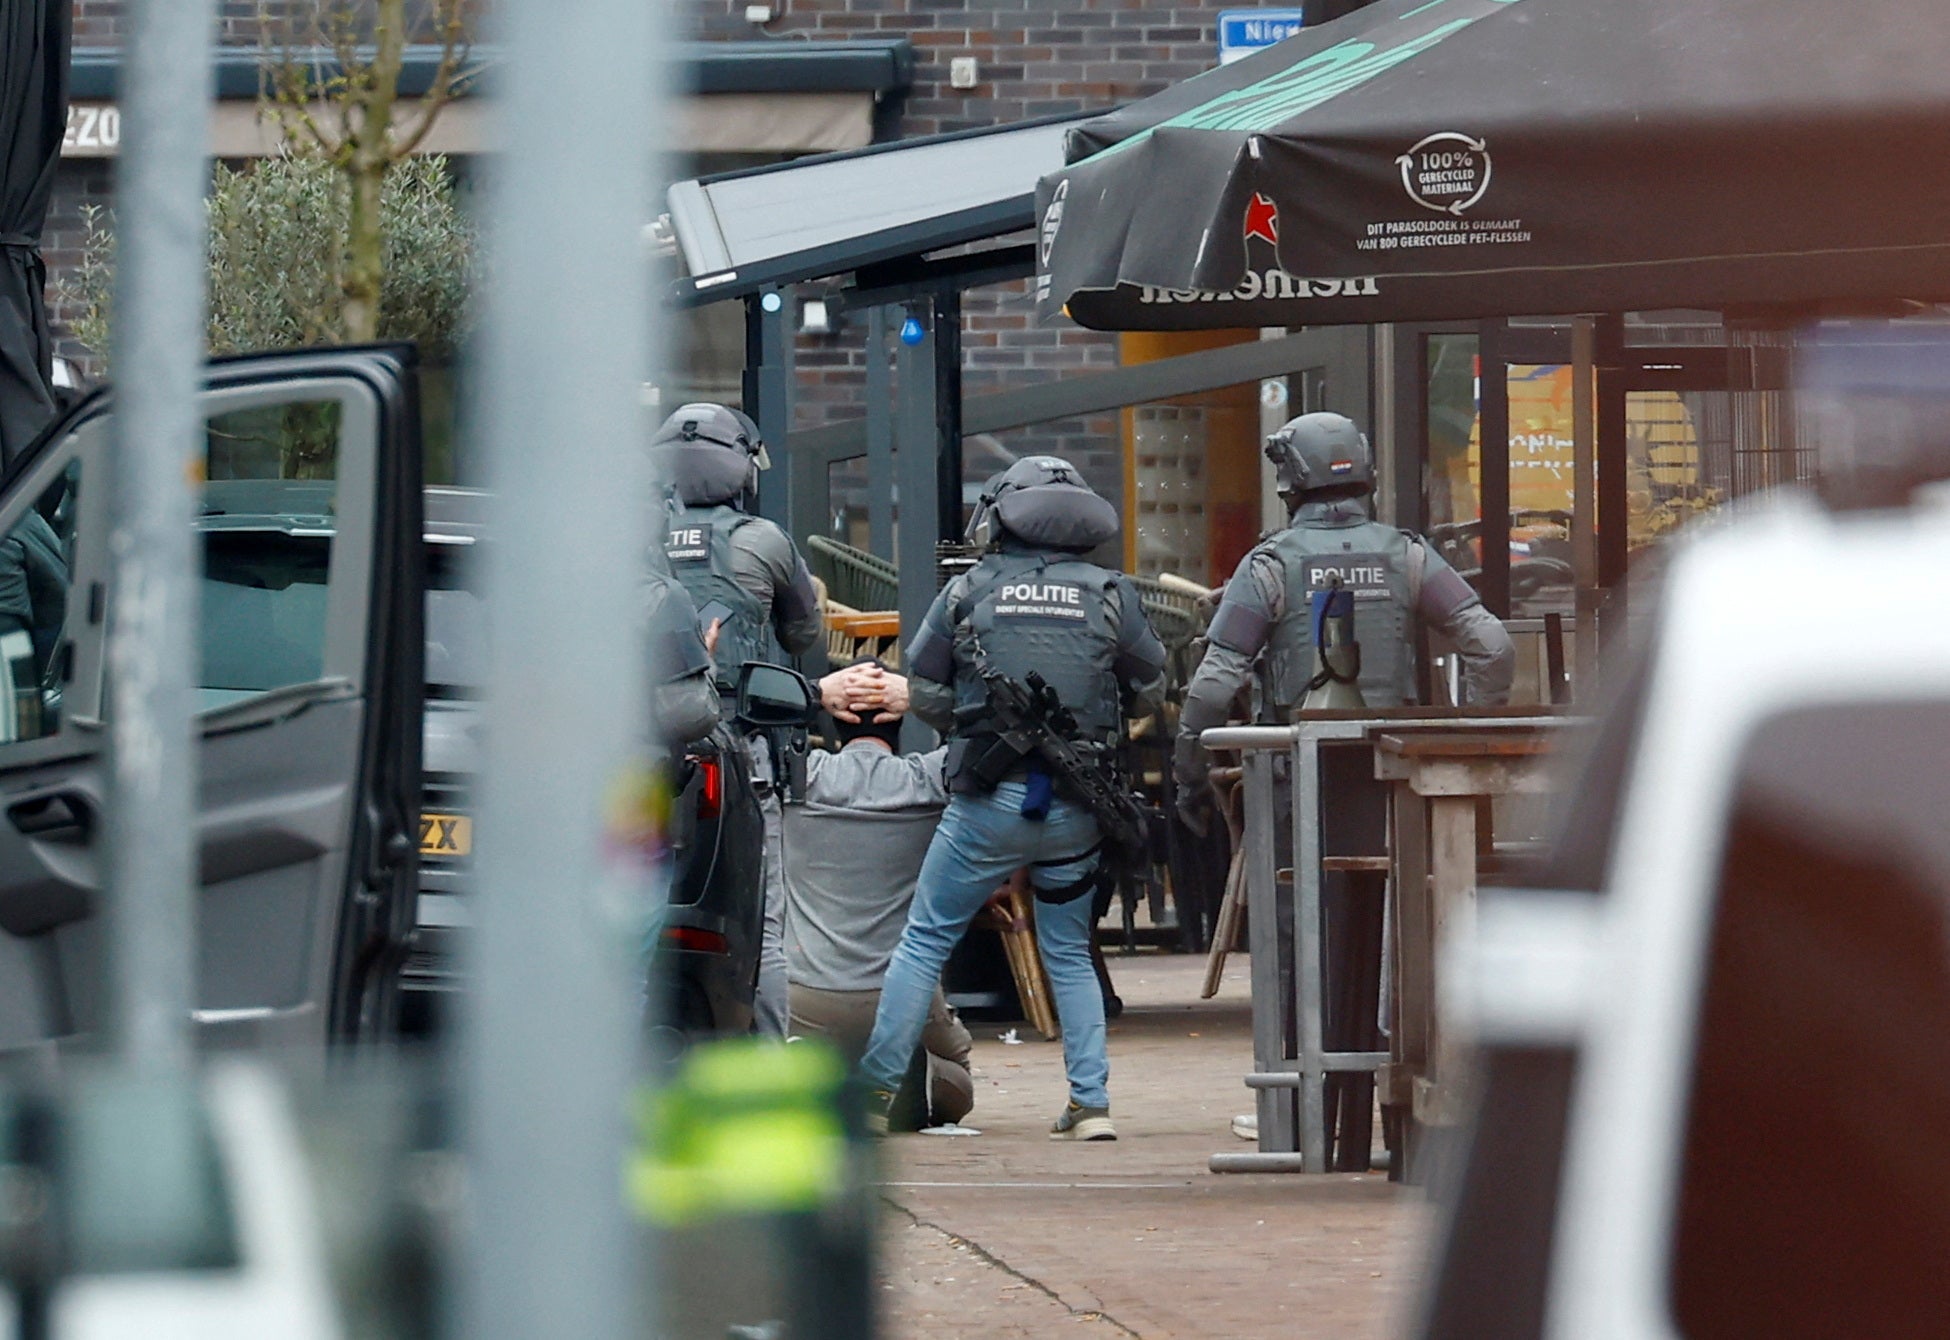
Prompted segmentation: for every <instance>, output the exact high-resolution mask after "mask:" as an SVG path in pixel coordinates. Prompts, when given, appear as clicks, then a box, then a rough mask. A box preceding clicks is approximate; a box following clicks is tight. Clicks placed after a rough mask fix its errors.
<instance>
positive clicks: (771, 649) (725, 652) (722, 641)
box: [664, 503, 791, 688]
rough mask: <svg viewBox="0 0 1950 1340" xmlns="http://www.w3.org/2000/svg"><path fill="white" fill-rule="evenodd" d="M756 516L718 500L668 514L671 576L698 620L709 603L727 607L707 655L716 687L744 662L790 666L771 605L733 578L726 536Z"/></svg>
mask: <svg viewBox="0 0 1950 1340" xmlns="http://www.w3.org/2000/svg"><path fill="white" fill-rule="evenodd" d="M757 519H758V518H757V517H753V516H748V515H746V514H745V513H744V512H741V511H739V510H738V509H737V508H735V507H729V506H726V505H725V504H723V503H717V504H714V505H712V506H709V507H680V508H677V509H676V510H674V511H673V512H672V513H671V515H670V535H669V538H668V540H667V541H666V542H665V544H664V555H665V557H667V558H668V559H669V560H670V574H671V576H673V577H675V578H676V579H677V581H678V583H679V584H680V585H681V586H683V588H684V590H685V591H686V592H687V593H688V594H689V595H690V597H691V603H692V604H694V605H696V606H697V609H698V615H699V617H700V618H702V617H703V614H704V611H705V609H706V608H707V607H708V606H709V605H710V604H711V603H712V602H713V601H716V602H717V603H718V604H721V605H723V606H724V607H725V608H726V609H728V610H730V611H731V613H730V614H729V615H727V616H726V617H725V620H724V625H723V627H721V628H720V629H719V630H718V648H717V651H716V652H715V653H714V654H713V656H712V660H713V661H714V662H716V665H717V681H718V686H719V687H720V688H730V687H731V686H732V685H734V684H735V683H737V680H738V668H739V667H740V666H742V665H743V664H744V663H745V662H746V661H770V662H772V663H773V664H775V665H790V664H791V658H790V657H789V656H787V655H786V653H785V648H784V647H783V646H781V645H780V644H779V637H778V633H777V632H776V631H774V630H773V627H772V610H771V608H770V607H769V606H768V605H766V604H765V603H763V602H762V601H760V600H759V598H758V597H757V596H755V595H753V594H752V593H751V592H750V591H747V590H746V589H745V588H744V587H742V586H740V585H739V584H738V582H737V580H736V579H735V578H734V577H733V576H732V567H731V537H732V535H733V534H734V533H735V532H736V531H737V530H738V528H739V527H740V526H744V525H747V524H749V523H751V522H753V521H756V520H757Z"/></svg>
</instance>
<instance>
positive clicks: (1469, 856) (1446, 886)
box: [1415, 795, 1476, 1125]
mask: <svg viewBox="0 0 1950 1340" xmlns="http://www.w3.org/2000/svg"><path fill="white" fill-rule="evenodd" d="M1428 806H1429V832H1430V865H1431V867H1432V870H1433V874H1434V879H1433V881H1432V883H1433V885H1434V897H1433V900H1432V901H1433V908H1432V911H1433V914H1434V915H1433V918H1432V925H1431V927H1430V929H1431V932H1432V934H1431V945H1430V948H1431V950H1432V951H1435V953H1436V954H1437V955H1439V952H1440V949H1441V946H1443V945H1445V944H1448V943H1449V942H1450V941H1452V940H1453V939H1455V938H1456V937H1458V936H1467V935H1469V934H1470V933H1471V932H1472V929H1473V928H1474V926H1475V922H1476V797H1475V796H1469V795H1461V796H1431V797H1429V799H1428ZM1437 971H1440V968H1439V966H1438V967H1437ZM1431 981H1432V982H1433V976H1432V977H1431ZM1436 987H1437V989H1436V991H1435V999H1440V997H1441V990H1440V985H1439V983H1438V984H1436ZM1431 1017H1433V1015H1432V1016H1431ZM1431 1033H1432V1035H1433V1036H1432V1038H1431V1044H1432V1048H1431V1050H1432V1057H1431V1059H1432V1061H1433V1066H1432V1069H1433V1076H1432V1078H1430V1079H1429V1080H1425V1081H1421V1082H1418V1084H1417V1086H1416V1096H1415V1115H1416V1119H1417V1120H1418V1121H1423V1122H1426V1123H1428V1124H1432V1125H1450V1124H1453V1123H1454V1122H1455V1120H1457V1118H1458V1117H1459V1115H1460V1114H1459V1113H1458V1112H1457V1111H1456V1110H1455V1105H1456V1102H1457V1100H1458V1098H1459V1094H1458V1093H1457V1091H1456V1082H1457V1080H1458V1078H1459V1076H1458V1074H1457V1066H1456V1049H1455V1047H1454V1046H1453V1044H1452V1040H1451V1039H1449V1038H1447V1037H1446V1036H1445V1030H1444V1029H1443V1028H1441V1027H1440V1026H1439V1025H1437V1026H1435V1027H1433V1028H1432V1029H1431Z"/></svg>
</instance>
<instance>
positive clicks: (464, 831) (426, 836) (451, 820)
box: [420, 814, 474, 860]
mask: <svg viewBox="0 0 1950 1340" xmlns="http://www.w3.org/2000/svg"><path fill="white" fill-rule="evenodd" d="M473 850H474V821H473V820H472V819H470V818H468V817H467V816H466V815H464V814H422V815H421V816H420V855H422V856H431V857H433V858H435V859H436V860H438V859H442V858H445V859H448V860H451V859H453V858H454V857H456V856H465V855H467V854H468V853H469V852H471V851H473Z"/></svg>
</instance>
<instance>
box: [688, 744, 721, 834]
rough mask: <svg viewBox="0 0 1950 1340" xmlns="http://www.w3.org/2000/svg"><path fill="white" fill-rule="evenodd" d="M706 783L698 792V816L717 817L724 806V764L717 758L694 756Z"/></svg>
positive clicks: (694, 760)
mask: <svg viewBox="0 0 1950 1340" xmlns="http://www.w3.org/2000/svg"><path fill="white" fill-rule="evenodd" d="M691 762H693V763H695V764H696V765H697V770H698V772H699V773H700V774H701V775H702V776H703V778H704V784H703V785H702V786H700V787H699V788H698V792H697V817H698V818H700V819H715V818H717V817H718V812H719V811H720V810H721V809H723V808H724V764H723V763H721V762H719V761H718V760H717V759H715V758H693V759H692V760H691Z"/></svg>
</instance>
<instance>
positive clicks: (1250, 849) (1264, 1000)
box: [1241, 751, 1299, 1154]
mask: <svg viewBox="0 0 1950 1340" xmlns="http://www.w3.org/2000/svg"><path fill="white" fill-rule="evenodd" d="M1273 759H1274V755H1273V754H1272V753H1270V752H1264V751H1262V752H1249V753H1247V754H1246V755H1245V757H1244V759H1243V760H1242V764H1243V767H1244V769H1245V773H1244V780H1243V781H1242V782H1241V785H1242V786H1244V787H1245V792H1246V832H1245V878H1246V909H1247V913H1246V914H1247V931H1246V934H1247V947H1248V949H1249V950H1250V952H1251V955H1252V981H1253V1069H1254V1070H1255V1071H1256V1072H1257V1073H1259V1074H1262V1075H1264V1074H1273V1073H1276V1072H1279V1071H1283V1070H1286V1069H1287V1068H1288V1066H1289V1062H1288V1060H1287V1055H1286V1028H1285V1019H1284V1010H1283V1009H1282V1008H1280V1007H1279V1006H1280V921H1279V915H1278V910H1277V907H1276V905H1275V904H1276V902H1277V900H1278V897H1279V889H1278V886H1277V884H1276V882H1275V881H1276V880H1277V879H1278V867H1279V861H1278V859H1277V852H1276V851H1275V849H1274V848H1275V834H1274V822H1275V806H1274V804H1273ZM1269 1003H1270V1007H1269ZM1254 1107H1255V1109H1256V1111H1257V1112H1258V1115H1259V1148H1260V1151H1261V1152H1262V1153H1269V1154H1291V1153H1293V1152H1294V1151H1295V1150H1296V1149H1298V1148H1299V1146H1298V1144H1297V1143H1296V1142H1295V1135H1296V1133H1295V1131H1294V1121H1293V1093H1292V1091H1291V1090H1288V1089H1256V1090H1255V1091H1254Z"/></svg>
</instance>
